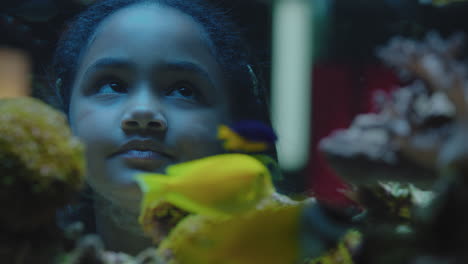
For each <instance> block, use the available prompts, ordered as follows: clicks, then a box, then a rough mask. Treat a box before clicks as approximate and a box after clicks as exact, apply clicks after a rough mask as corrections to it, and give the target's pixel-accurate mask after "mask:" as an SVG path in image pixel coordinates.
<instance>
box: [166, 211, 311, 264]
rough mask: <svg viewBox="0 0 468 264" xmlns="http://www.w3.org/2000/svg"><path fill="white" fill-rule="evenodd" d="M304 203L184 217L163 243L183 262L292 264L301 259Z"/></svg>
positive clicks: (187, 263) (182, 263)
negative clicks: (226, 214) (230, 214)
mask: <svg viewBox="0 0 468 264" xmlns="http://www.w3.org/2000/svg"><path fill="white" fill-rule="evenodd" d="M302 209H303V205H302V204H297V205H291V206H285V207H277V208H267V209H262V210H252V211H249V212H247V213H244V214H239V215H236V216H234V217H232V218H229V219H226V220H221V221H212V220H211V221H210V219H206V218H201V217H199V216H198V215H195V216H191V217H190V216H189V217H188V218H186V219H185V220H183V221H182V222H181V223H180V224H179V225H178V226H177V227H176V228H175V229H174V230H173V231H172V232H171V234H170V236H169V237H168V238H167V239H166V240H164V241H163V242H162V244H161V245H160V246H159V248H158V254H159V255H161V256H165V255H168V254H166V253H167V252H171V255H172V256H173V258H174V262H170V263H180V264H219V263H222V264H259V263H268V264H293V263H300V262H298V261H299V260H300V259H301V257H300V256H301V244H300V231H301V229H300V219H301V212H302Z"/></svg>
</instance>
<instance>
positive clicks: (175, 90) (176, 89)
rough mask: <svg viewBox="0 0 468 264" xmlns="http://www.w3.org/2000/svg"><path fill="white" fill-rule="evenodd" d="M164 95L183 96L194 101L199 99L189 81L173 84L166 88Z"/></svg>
mask: <svg viewBox="0 0 468 264" xmlns="http://www.w3.org/2000/svg"><path fill="white" fill-rule="evenodd" d="M166 95H167V96H170V97H176V98H184V99H189V100H195V101H196V100H199V99H200V98H199V97H200V95H199V94H198V92H197V90H196V89H195V87H194V86H193V85H191V84H190V83H186V82H181V83H177V84H175V85H173V86H172V87H171V88H169V89H168V91H167V93H166Z"/></svg>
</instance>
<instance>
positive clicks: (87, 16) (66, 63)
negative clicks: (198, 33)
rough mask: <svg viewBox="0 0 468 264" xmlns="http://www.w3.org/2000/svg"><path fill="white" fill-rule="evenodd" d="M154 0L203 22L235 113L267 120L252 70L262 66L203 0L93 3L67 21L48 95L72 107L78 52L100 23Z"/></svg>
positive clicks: (260, 87)
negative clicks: (71, 97)
mask: <svg viewBox="0 0 468 264" xmlns="http://www.w3.org/2000/svg"><path fill="white" fill-rule="evenodd" d="M151 3H153V4H159V5H163V6H167V7H170V8H174V9H177V10H179V11H181V12H183V13H185V14H187V15H189V16H191V17H192V18H193V19H194V20H195V21H197V22H198V23H199V24H200V25H201V26H202V27H203V28H204V30H205V31H206V33H207V35H208V38H209V40H210V43H211V44H212V49H213V52H214V56H215V57H216V59H217V61H218V63H219V64H220V65H221V67H222V70H223V72H224V75H225V79H226V83H228V85H229V91H228V93H229V98H230V99H231V100H230V102H231V110H232V111H231V112H232V114H233V116H234V118H235V119H237V120H241V119H256V120H262V121H264V122H266V123H267V124H269V123H270V119H269V115H268V106H267V104H266V93H265V89H264V87H263V85H262V80H261V78H260V77H258V76H259V74H258V73H257V74H256V73H254V72H255V71H258V69H256V68H257V67H256V61H255V60H254V59H253V56H252V53H251V52H250V50H249V48H248V47H247V45H246V43H245V41H244V40H243V39H242V37H241V33H240V31H239V30H238V28H237V27H236V26H235V25H234V23H233V22H231V21H230V20H229V19H228V18H227V16H226V14H225V12H223V11H222V10H221V9H219V8H217V7H214V6H211V5H209V4H208V3H206V1H203V0H190V1H187V0H102V1H98V2H97V3H96V4H94V5H92V6H90V7H89V8H88V9H87V10H85V11H84V12H83V13H81V14H79V15H78V16H77V17H76V18H75V19H74V20H73V21H72V22H71V23H69V24H68V25H67V28H66V30H65V32H64V33H63V35H62V37H61V38H60V40H59V42H58V46H57V49H56V52H55V55H54V58H53V60H52V66H51V71H50V76H49V79H50V80H51V84H52V87H53V89H54V91H55V96H54V98H51V99H52V101H51V100H50V99H49V100H48V101H49V102H50V103H51V104H52V105H55V106H57V107H59V108H60V109H61V110H63V111H64V112H65V113H68V110H69V109H68V108H69V103H70V95H71V88H72V85H73V83H74V81H75V75H76V70H77V68H78V64H79V61H80V57H81V55H82V53H84V52H85V51H86V48H87V46H88V43H89V40H90V38H91V37H92V35H93V34H94V32H95V31H96V28H97V27H98V26H99V24H100V23H101V22H102V21H103V20H104V19H105V18H107V17H108V16H109V15H111V14H113V13H114V12H116V11H118V10H120V9H122V8H125V7H128V6H131V5H137V4H151Z"/></svg>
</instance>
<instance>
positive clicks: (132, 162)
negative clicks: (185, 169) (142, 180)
mask: <svg viewBox="0 0 468 264" xmlns="http://www.w3.org/2000/svg"><path fill="white" fill-rule="evenodd" d="M117 157H121V158H123V159H124V162H125V163H126V164H127V166H129V167H131V168H135V169H140V170H144V171H154V170H156V169H159V168H161V167H162V166H164V165H166V164H168V163H169V162H170V159H169V158H168V156H166V155H164V154H161V153H159V152H156V151H152V150H128V151H125V152H122V153H119V154H118V155H117Z"/></svg>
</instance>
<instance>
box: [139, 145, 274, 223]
mask: <svg viewBox="0 0 468 264" xmlns="http://www.w3.org/2000/svg"><path fill="white" fill-rule="evenodd" d="M166 173H167V175H162V174H155V173H142V174H139V175H137V176H136V181H137V183H138V184H139V186H140V188H141V190H142V192H143V201H142V208H141V215H140V222H141V221H143V218H144V214H145V212H146V211H149V210H151V208H154V207H156V206H158V205H159V204H160V203H161V202H169V203H171V204H173V205H175V206H177V207H179V208H181V209H183V210H186V211H188V212H194V213H198V214H202V215H207V216H214V217H228V216H230V215H232V214H235V213H239V212H243V211H246V210H249V209H252V208H254V207H255V205H256V204H257V203H258V202H259V201H261V200H262V199H263V198H265V197H267V196H270V195H272V194H273V192H274V191H275V189H274V186H273V183H272V181H271V176H270V172H269V171H268V169H267V168H266V167H265V166H264V165H263V164H262V163H261V162H260V161H258V160H257V159H255V158H253V157H251V156H249V155H245V154H237V153H235V154H221V155H215V156H210V157H206V158H202V159H198V160H193V161H189V162H185V163H181V164H176V165H172V166H169V167H168V168H167V170H166Z"/></svg>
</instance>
